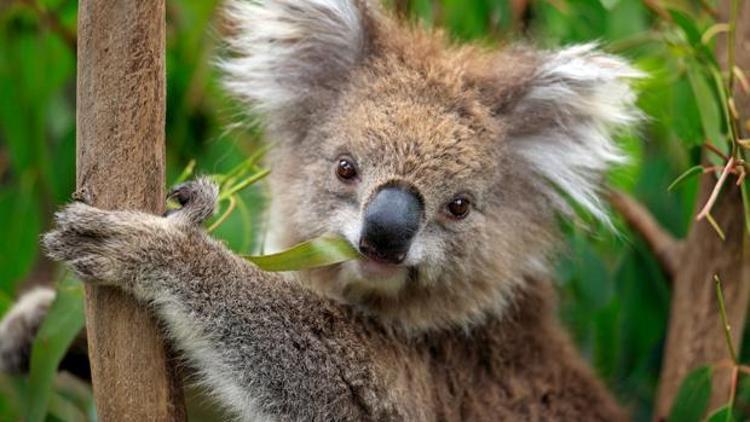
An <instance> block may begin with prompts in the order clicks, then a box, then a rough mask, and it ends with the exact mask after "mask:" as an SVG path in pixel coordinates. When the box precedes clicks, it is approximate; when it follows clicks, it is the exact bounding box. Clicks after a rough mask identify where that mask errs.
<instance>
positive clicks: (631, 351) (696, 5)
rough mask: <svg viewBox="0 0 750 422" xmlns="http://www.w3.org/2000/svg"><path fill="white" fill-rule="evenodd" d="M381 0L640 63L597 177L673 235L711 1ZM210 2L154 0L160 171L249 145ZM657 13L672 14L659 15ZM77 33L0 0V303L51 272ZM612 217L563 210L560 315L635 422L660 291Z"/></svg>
mask: <svg viewBox="0 0 750 422" xmlns="http://www.w3.org/2000/svg"><path fill="white" fill-rule="evenodd" d="M388 3H389V7H391V8H395V9H397V10H398V12H399V13H401V14H402V15H404V16H407V17H408V18H409V19H413V20H415V21H419V22H421V23H420V24H423V25H428V26H436V27H440V28H444V29H445V30H447V31H448V32H449V33H450V34H451V35H452V36H453V37H454V38H455V39H457V40H479V41H480V42H482V43H485V44H488V45H505V44H510V43H516V42H522V43H527V44H533V45H538V46H541V47H545V48H552V47H555V46H559V45H564V44H570V43H580V42H590V41H592V40H593V41H598V42H600V43H601V44H602V45H603V48H605V49H606V50H608V51H611V52H613V53H617V54H621V55H624V56H625V57H627V58H628V59H630V60H632V61H633V62H634V63H635V64H636V66H637V67H639V68H641V69H643V70H644V71H646V72H648V74H649V75H650V76H649V78H648V79H646V80H644V81H643V82H641V83H640V85H639V86H638V89H639V91H640V93H641V95H640V100H639V104H640V106H641V107H642V109H643V110H644V112H645V113H646V114H647V116H648V119H647V121H646V122H645V123H644V124H643V125H642V126H641V127H640V129H639V131H638V132H637V133H633V134H627V135H624V136H623V137H622V138H623V139H622V143H623V145H624V146H625V147H626V149H628V151H629V152H630V153H631V156H632V162H631V164H630V165H629V166H627V167H626V168H624V169H620V170H618V171H616V172H615V173H614V174H613V175H612V177H611V182H612V184H613V185H614V186H615V187H617V188H618V189H621V190H623V191H625V192H628V193H630V194H631V195H633V196H634V197H636V198H638V199H639V200H640V201H641V202H642V203H644V204H646V205H647V207H648V208H649V209H650V210H651V211H652V213H653V214H654V215H655V217H656V218H657V219H658V220H659V222H660V223H661V224H662V225H663V226H664V227H666V228H667V229H668V230H669V231H671V232H672V233H673V234H674V235H676V236H678V237H682V236H684V234H685V233H686V231H687V228H688V226H689V223H690V220H691V216H692V215H694V212H695V210H694V209H693V204H694V198H695V194H696V186H697V183H696V180H695V179H692V180H688V181H687V182H685V183H683V184H681V185H680V186H679V187H678V188H677V189H675V190H673V191H671V192H668V191H667V187H668V186H669V185H670V183H671V182H672V181H674V179H675V178H676V177H677V176H678V175H680V174H681V173H682V172H683V171H685V170H686V169H688V168H690V167H692V166H694V165H696V164H698V160H699V157H700V149H701V145H702V143H703V142H704V139H706V138H707V134H709V135H710V134H711V133H715V131H718V130H720V129H719V127H720V125H721V123H720V121H721V118H720V117H719V113H720V111H719V108H718V106H717V105H716V98H715V93H714V91H712V90H711V88H709V86H710V83H711V82H710V79H709V77H710V75H707V74H706V73H705V71H704V70H702V68H701V67H700V66H701V65H700V63H698V61H697V60H696V58H695V56H694V54H693V53H692V50H691V49H690V48H688V47H686V46H689V44H690V43H691V42H692V41H694V40H691V37H693V38H694V36H695V34H696V33H697V34H699V35H700V34H702V33H703V32H704V31H705V30H706V29H707V28H708V27H709V26H710V25H711V24H712V23H713V18H712V14H713V13H712V10H711V8H712V7H713V6H712V2H711V1H710V0H703V1H699V0H671V1H664V2H659V3H658V4H657V3H656V2H654V1H649V0H643V1H641V0H549V1H542V0H530V1H527V0H473V1H465V0H440V1H437V0H406V1H401V0H391V1H390V2H388ZM218 7H219V1H217V0H201V1H191V0H167V10H168V11H167V14H168V35H167V49H168V50H167V53H168V54H167V73H168V74H167V80H168V85H167V86H168V96H167V98H168V104H167V127H166V133H167V150H168V155H167V156H168V180H169V181H174V180H176V179H177V178H178V175H179V174H180V173H181V172H182V170H183V169H184V168H185V167H186V166H187V165H188V163H189V162H190V161H191V160H196V161H197V172H199V173H213V174H221V173H226V172H227V171H229V170H230V169H231V168H234V166H236V165H237V164H239V163H241V162H242V161H243V160H244V159H245V158H247V157H248V156H250V155H251V154H252V153H253V152H255V151H257V150H258V148H259V146H261V145H262V142H263V140H262V139H261V137H260V134H259V133H258V131H257V130H256V129H254V128H253V127H252V126H251V125H247V124H237V123H238V122H239V121H240V116H241V112H240V110H239V109H238V106H237V104H234V103H232V101H231V100H229V99H228V98H226V97H225V95H224V94H223V93H222V92H221V90H220V86H219V84H218V75H217V73H216V71H215V70H214V69H213V67H212V65H211V62H212V58H214V57H215V56H216V55H217V54H218V53H219V50H220V48H221V44H220V41H219V39H220V37H219V35H218V34H219V33H220V28H221V17H220V15H219V14H218V13H217V12H218ZM668 10H674V11H675V12H673V14H672V15H671V17H672V18H671V19H670V18H669V17H670V16H669V15H668V12H667V11H668ZM675 13H676V14H675ZM675 16H677V17H678V19H676V18H674V17H675ZM75 30H76V2H75V1H73V0H0V233H1V234H2V241H1V242H0V315H2V314H3V313H4V312H5V311H6V310H7V309H8V307H9V305H10V304H11V303H12V301H13V299H14V298H15V297H16V296H17V295H18V294H19V292H21V291H23V290H26V289H28V288H30V286H33V285H35V284H45V283H49V282H50V281H51V280H53V279H59V278H61V276H60V275H59V274H58V273H57V272H56V270H55V268H53V267H52V266H51V264H50V263H48V262H47V261H45V260H44V259H43V258H42V256H41V255H40V250H39V245H38V238H39V235H40V233H42V232H43V231H44V230H45V229H47V228H48V227H49V224H50V217H51V214H52V213H53V212H54V210H55V209H56V208H57V207H58V206H60V205H61V204H62V203H65V202H67V201H68V200H69V198H70V194H71V192H72V191H73V187H74V181H75V81H76V78H75V65H76V58H75ZM263 196H264V195H263V187H262V185H258V186H253V187H252V188H250V189H247V190H245V191H243V192H242V193H241V195H240V197H241V199H242V201H241V205H239V206H238V212H235V213H233V214H232V215H231V217H230V218H229V219H228V221H226V222H225V223H224V224H223V225H222V226H221V227H220V228H219V229H218V230H217V231H216V232H215V233H216V235H217V236H219V237H221V238H223V239H226V240H227V242H228V243H229V245H230V246H231V247H232V248H233V249H234V250H236V251H238V252H242V253H249V252H253V251H254V249H255V245H257V243H258V242H257V239H258V238H259V233H261V232H262V230H259V228H260V227H262V211H261V210H262V206H263V202H264V201H263ZM617 224H618V229H619V231H618V232H617V233H612V232H610V231H607V230H605V229H603V228H597V227H594V228H591V226H590V225H584V224H577V223H575V222H574V223H573V224H565V225H564V226H565V227H564V230H565V233H566V236H567V239H568V243H569V246H570V247H569V251H568V252H566V253H565V254H564V255H563V256H562V257H561V259H560V263H559V277H558V280H557V281H558V283H559V291H560V295H561V304H560V314H561V316H562V319H563V321H564V323H565V325H566V327H567V328H568V329H569V330H570V332H571V333H572V335H573V338H574V339H575V342H576V344H577V345H578V347H579V348H580V350H581V351H582V352H583V354H584V355H585V356H586V358H587V359H588V360H589V361H590V362H591V364H592V365H593V366H594V368H595V369H596V371H597V372H598V373H599V374H600V375H601V377H602V378H603V379H604V380H605V381H606V383H607V384H608V385H609V386H610V387H611V389H612V390H613V391H614V392H615V394H616V395H617V397H618V399H619V400H620V402H621V403H623V404H624V405H625V406H626V407H628V408H629V409H631V411H632V413H633V415H634V416H635V418H636V419H637V420H648V419H649V418H650V415H651V411H652V406H653V398H654V395H655V388H656V384H657V378H658V374H659V369H660V365H661V355H662V348H663V343H664V336H665V327H666V325H667V318H668V315H669V289H668V286H667V282H666V279H665V277H664V275H663V273H662V271H661V269H660V267H659V266H658V265H657V263H656V261H655V260H654V258H653V257H652V254H651V252H650V251H649V249H648V248H647V247H646V246H645V244H644V243H643V241H642V240H640V238H639V237H638V236H636V235H635V234H632V233H631V232H630V231H629V229H628V228H627V227H625V226H624V225H622V224H620V223H617ZM586 227H589V228H588V229H587V228H586ZM66 283H68V284H66V285H68V288H69V289H72V291H73V293H72V297H73V299H71V300H70V301H69V303H70V305H69V306H70V307H71V309H72V310H71V311H70V312H71V313H72V312H74V308H75V307H76V306H79V305H77V304H79V303H80V302H79V300H80V291H79V292H78V298H79V299H75V297H76V293H75V289H76V283H75V282H73V281H69V282H66ZM61 306H62V305H61ZM74 319H75V318H74ZM76 323H78V322H77V321H71V322H70V324H76ZM717 329H718V327H717ZM52 334H54V333H52ZM747 349H748V348H743V350H747ZM39 353H40V354H42V355H43V352H39ZM50 353H51V352H50ZM39 359H43V357H40V358H39ZM46 382H47V384H48V386H47V387H48V388H49V390H50V392H51V395H49V397H48V400H47V405H48V411H49V414H48V415H47V416H46V417H47V418H52V419H62V420H89V419H92V418H94V416H93V407H92V403H91V395H90V389H89V387H88V386H87V384H86V383H83V382H80V381H77V380H75V379H73V377H71V376H70V375H59V376H57V377H51V378H49V379H48V380H47V381H46ZM32 396H34V394H32V393H31V392H30V386H29V381H28V380H27V379H25V378H23V377H21V378H18V377H8V376H2V378H0V420H20V419H22V418H23V415H24V412H27V410H28V409H31V408H33V406H34V403H35V402H34V399H35V397H32ZM740 398H741V397H740ZM37 399H38V397H37ZM30 403H31V404H30ZM742 406H746V404H744V403H742V401H741V400H740V403H739V404H738V407H740V408H742ZM194 411H195V412H196V413H195V415H198V414H200V411H198V410H194ZM45 413H46V412H42V414H41V416H39V417H40V418H41V419H42V420H43V419H44V418H45ZM196 419H199V417H196Z"/></svg>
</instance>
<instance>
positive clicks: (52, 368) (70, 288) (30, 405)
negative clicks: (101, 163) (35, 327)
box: [26, 277, 84, 422]
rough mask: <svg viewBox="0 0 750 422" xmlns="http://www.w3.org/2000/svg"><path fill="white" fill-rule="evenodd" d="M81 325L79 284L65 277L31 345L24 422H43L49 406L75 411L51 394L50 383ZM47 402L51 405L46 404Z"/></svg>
mask: <svg viewBox="0 0 750 422" xmlns="http://www.w3.org/2000/svg"><path fill="white" fill-rule="evenodd" d="M83 325H84V311H83V285H82V284H81V282H79V281H77V280H74V279H72V278H70V277H65V278H63V280H62V282H61V283H60V285H59V286H58V288H57V296H56V297H55V302H54V303H53V304H52V307H51V308H50V310H49V314H48V315H47V318H46V319H45V320H44V323H43V324H42V326H41V327H40V328H39V332H38V333H37V336H36V339H35V340H34V344H33V346H32V350H31V372H30V373H29V385H28V396H27V402H26V420H27V421H29V422H36V421H44V420H45V416H46V415H47V409H48V408H49V407H56V408H58V409H60V411H65V412H66V414H71V413H70V412H74V409H75V410H77V409H76V407H75V405H73V404H72V403H70V402H69V401H68V400H67V399H66V398H64V397H61V396H59V395H55V394H54V393H53V390H52V387H53V385H52V383H53V381H54V379H55V375H56V374H57V367H58V365H59V364H60V362H61V361H62V359H63V357H64V356H65V352H66V351H67V350H68V348H69V347H70V345H71V344H72V343H73V340H74V339H75V338H76V336H77V335H78V333H79V332H80V331H81V329H82V328H83ZM50 400H52V401H53V402H54V403H50ZM78 412H80V410H78ZM65 420H67V419H65Z"/></svg>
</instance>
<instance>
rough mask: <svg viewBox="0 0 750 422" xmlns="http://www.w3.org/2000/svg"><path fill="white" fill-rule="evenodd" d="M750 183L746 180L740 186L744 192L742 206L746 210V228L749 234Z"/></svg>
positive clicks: (742, 192)
mask: <svg viewBox="0 0 750 422" xmlns="http://www.w3.org/2000/svg"><path fill="white" fill-rule="evenodd" d="M748 185H750V183H748V182H747V180H745V182H743V183H742V186H740V192H741V194H742V206H743V208H744V212H745V228H746V229H747V232H748V234H750V186H748Z"/></svg>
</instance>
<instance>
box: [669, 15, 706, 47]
mask: <svg viewBox="0 0 750 422" xmlns="http://www.w3.org/2000/svg"><path fill="white" fill-rule="evenodd" d="M669 15H670V16H671V17H672V21H674V23H675V24H676V25H677V26H678V27H680V29H682V32H684V33H685V36H686V37H687V40H688V42H689V43H690V45H693V46H697V45H701V36H702V34H703V32H702V31H701V30H700V29H698V26H697V25H696V24H695V20H694V19H693V18H692V17H690V16H689V15H687V14H685V13H684V12H681V11H679V10H676V9H669Z"/></svg>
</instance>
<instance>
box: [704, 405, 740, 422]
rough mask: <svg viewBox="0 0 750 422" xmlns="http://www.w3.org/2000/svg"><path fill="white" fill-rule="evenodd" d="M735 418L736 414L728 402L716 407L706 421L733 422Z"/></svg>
mask: <svg viewBox="0 0 750 422" xmlns="http://www.w3.org/2000/svg"><path fill="white" fill-rule="evenodd" d="M734 420H735V418H734V414H732V408H731V406H729V405H728V404H726V405H724V406H721V407H720V408H718V409H716V410H715V411H714V412H713V413H711V415H710V416H709V417H708V419H706V422H733V421H734Z"/></svg>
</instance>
